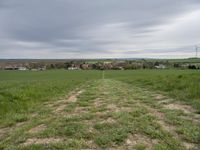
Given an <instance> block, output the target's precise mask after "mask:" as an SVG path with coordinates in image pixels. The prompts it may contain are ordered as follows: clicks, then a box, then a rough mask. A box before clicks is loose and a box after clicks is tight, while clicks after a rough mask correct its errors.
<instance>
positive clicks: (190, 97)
mask: <svg viewBox="0 0 200 150" xmlns="http://www.w3.org/2000/svg"><path fill="white" fill-rule="evenodd" d="M0 149H5V150H12V149H19V150H42V149H50V150H54V149H70V150H71V149H74V150H77V149H85V150H86V149H88V150H89V149H91V150H92V149H109V150H124V149H127V150H132V149H135V150H145V149H146V150H153V149H155V150H187V149H188V150H189V149H190V150H198V149H200V71H198V70H173V69H168V70H167V69H166V70H148V69H146V70H145V69H144V70H116V71H114V70H106V71H95V70H88V71H87V70H84V71H83V70H74V71H68V70H48V71H0Z"/></svg>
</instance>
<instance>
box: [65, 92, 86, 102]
mask: <svg viewBox="0 0 200 150" xmlns="http://www.w3.org/2000/svg"><path fill="white" fill-rule="evenodd" d="M81 93H83V90H81V91H78V92H77V93H75V94H72V95H70V96H69V98H68V100H67V101H68V102H76V101H77V97H78V96H79V95H80V94H81Z"/></svg>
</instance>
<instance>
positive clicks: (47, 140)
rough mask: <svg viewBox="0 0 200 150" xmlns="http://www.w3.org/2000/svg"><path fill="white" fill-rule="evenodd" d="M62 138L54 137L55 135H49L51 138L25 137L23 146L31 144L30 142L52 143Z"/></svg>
mask: <svg viewBox="0 0 200 150" xmlns="http://www.w3.org/2000/svg"><path fill="white" fill-rule="evenodd" d="M62 141H63V139H61V138H55V137H51V138H43V139H40V138H31V139H27V140H26V141H25V142H24V143H23V146H28V145H32V144H43V145H45V144H50V143H51V144H52V143H58V142H62Z"/></svg>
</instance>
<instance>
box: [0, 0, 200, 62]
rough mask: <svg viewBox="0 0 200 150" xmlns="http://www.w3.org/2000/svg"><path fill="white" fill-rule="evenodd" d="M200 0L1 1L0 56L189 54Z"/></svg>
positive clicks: (199, 27)
mask: <svg viewBox="0 0 200 150" xmlns="http://www.w3.org/2000/svg"><path fill="white" fill-rule="evenodd" d="M195 44H200V0H0V58H117V57H120V58H141V57H142V58H144V57H151V58H185V57H194V56H195V50H194V45H195Z"/></svg>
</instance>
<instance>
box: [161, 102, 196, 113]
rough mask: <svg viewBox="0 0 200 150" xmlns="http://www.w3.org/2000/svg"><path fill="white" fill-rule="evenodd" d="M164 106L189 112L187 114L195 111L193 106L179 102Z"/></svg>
mask: <svg viewBox="0 0 200 150" xmlns="http://www.w3.org/2000/svg"><path fill="white" fill-rule="evenodd" d="M164 108H167V109H172V110H174V109H176V110H182V111H183V112H184V113H187V114H189V113H192V112H194V110H193V108H192V107H191V106H189V105H183V104H178V103H173V104H168V105H164Z"/></svg>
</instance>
